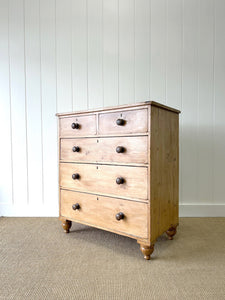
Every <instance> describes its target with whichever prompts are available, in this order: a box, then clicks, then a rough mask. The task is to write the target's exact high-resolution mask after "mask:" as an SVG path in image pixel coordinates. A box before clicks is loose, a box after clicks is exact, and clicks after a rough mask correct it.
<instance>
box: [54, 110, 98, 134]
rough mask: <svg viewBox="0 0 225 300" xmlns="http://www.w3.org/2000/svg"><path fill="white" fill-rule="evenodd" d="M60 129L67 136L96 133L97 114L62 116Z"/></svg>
mask: <svg viewBox="0 0 225 300" xmlns="http://www.w3.org/2000/svg"><path fill="white" fill-rule="evenodd" d="M59 130H60V136H65V137H66V136H84V135H92V134H96V115H88V116H73V117H69V118H60V119H59Z"/></svg>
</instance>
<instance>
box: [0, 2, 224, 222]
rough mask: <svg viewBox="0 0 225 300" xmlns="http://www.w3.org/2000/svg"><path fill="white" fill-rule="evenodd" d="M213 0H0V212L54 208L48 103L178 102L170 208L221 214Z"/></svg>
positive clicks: (218, 7) (58, 107)
mask: <svg viewBox="0 0 225 300" xmlns="http://www.w3.org/2000/svg"><path fill="white" fill-rule="evenodd" d="M224 16H225V1H224V0H183V1H182V0H151V1H150V0H87V1H85V0H56V1H55V0H24V1H23V0H0V109H1V110H0V112H1V117H0V128H1V147H0V156H1V167H0V215H5V216H47V215H49V216H50V215H51V216H56V215H57V214H58V195H57V177H58V175H57V123H56V118H55V113H56V112H63V111H71V110H80V109H86V108H94V107H102V106H109V105H117V104H124V103H134V102H139V101H145V100H150V99H151V100H154V101H159V102H161V103H165V104H168V105H171V106H173V107H176V108H179V109H181V110H182V114H181V118H180V167H181V172H180V203H181V208H180V213H181V215H188V216H210V215H211V216H219V215H221V216H225V180H224V178H225V176H224V175H225V117H224V114H225V39H224V32H225V18H224Z"/></svg>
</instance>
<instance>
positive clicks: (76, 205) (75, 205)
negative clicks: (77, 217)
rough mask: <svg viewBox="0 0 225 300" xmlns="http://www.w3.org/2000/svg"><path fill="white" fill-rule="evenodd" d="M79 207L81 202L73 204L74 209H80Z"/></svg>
mask: <svg viewBox="0 0 225 300" xmlns="http://www.w3.org/2000/svg"><path fill="white" fill-rule="evenodd" d="M79 208H80V204H79V203H76V204H73V205H72V209H73V210H76V209H79Z"/></svg>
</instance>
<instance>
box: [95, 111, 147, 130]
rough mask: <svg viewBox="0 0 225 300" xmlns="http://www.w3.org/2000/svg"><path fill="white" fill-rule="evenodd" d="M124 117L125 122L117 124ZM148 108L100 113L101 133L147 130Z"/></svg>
mask: <svg viewBox="0 0 225 300" xmlns="http://www.w3.org/2000/svg"><path fill="white" fill-rule="evenodd" d="M118 119H123V120H124V121H125V124H124V125H122V126H119V125H117V123H116V121H117V120H118ZM147 120H148V116H147V109H139V110H121V111H117V112H109V113H100V114H99V133H100V134H105V133H107V134H110V133H115V134H116V133H131V132H132V133H137V132H147V131H148V126H147Z"/></svg>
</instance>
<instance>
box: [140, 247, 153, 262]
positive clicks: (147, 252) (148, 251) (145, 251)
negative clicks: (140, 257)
mask: <svg viewBox="0 0 225 300" xmlns="http://www.w3.org/2000/svg"><path fill="white" fill-rule="evenodd" d="M140 249H141V252H142V253H143V254H144V258H145V259H147V260H149V259H151V254H152V253H153V251H154V244H153V245H151V246H147V245H142V244H140Z"/></svg>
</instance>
